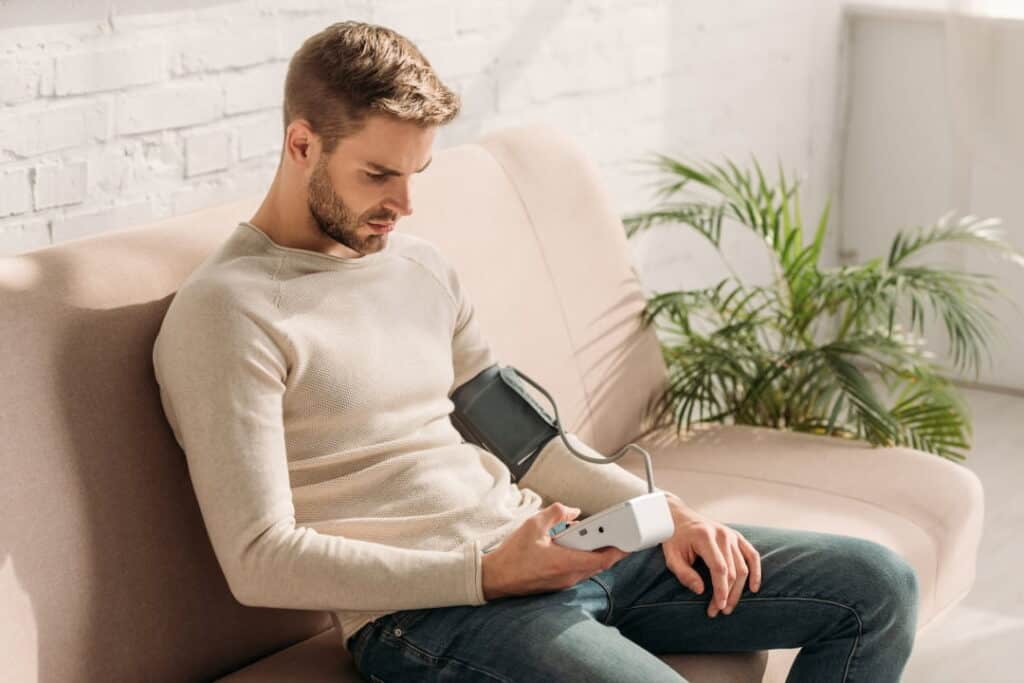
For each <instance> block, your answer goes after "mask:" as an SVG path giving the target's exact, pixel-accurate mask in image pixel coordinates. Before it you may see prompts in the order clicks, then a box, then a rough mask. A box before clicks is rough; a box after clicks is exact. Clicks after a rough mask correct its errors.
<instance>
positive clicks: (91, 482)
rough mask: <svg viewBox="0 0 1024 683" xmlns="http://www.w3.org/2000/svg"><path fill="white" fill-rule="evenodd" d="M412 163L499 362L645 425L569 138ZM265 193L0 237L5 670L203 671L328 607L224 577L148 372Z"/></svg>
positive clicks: (501, 134) (54, 675)
mask: <svg viewBox="0 0 1024 683" xmlns="http://www.w3.org/2000/svg"><path fill="white" fill-rule="evenodd" d="M416 182H417V187H416V189H415V191H414V198H413V201H414V210H415V213H414V214H413V215H412V216H410V217H408V218H407V219H404V220H403V221H401V222H400V223H399V227H398V229H399V230H408V231H410V232H413V233H416V234H418V235H421V236H423V237H425V238H427V239H429V240H431V241H433V242H434V243H435V244H437V245H438V246H439V247H440V248H441V250H442V251H443V252H444V253H445V254H446V255H447V256H448V258H449V259H450V260H451V261H452V262H453V263H454V265H455V267H456V268H457V270H458V271H459V273H460V276H461V278H462V280H463V282H464V285H465V287H466V289H467V290H468V292H469V295H470V297H471V298H472V300H473V302H474V304H475V306H476V309H477V313H478V315H479V317H480V324H481V326H482V329H483V330H484V333H485V334H487V336H488V338H489V339H490V341H491V344H492V347H493V348H494V350H495V353H496V356H497V358H498V359H499V362H501V363H503V364H511V365H515V366H516V367H519V368H521V369H522V370H524V371H525V372H526V373H527V374H528V375H530V376H531V377H532V378H533V379H535V380H537V381H538V382H539V383H541V384H542V385H543V386H545V388H547V389H548V391H550V392H551V393H552V395H553V396H554V397H555V399H556V400H557V401H558V404H559V412H560V414H561V416H562V419H563V422H564V424H566V425H567V427H569V428H570V429H572V430H574V431H576V433H577V434H579V435H580V437H581V438H583V439H584V440H586V441H587V442H588V443H589V444H591V445H592V446H594V447H595V448H597V449H598V450H599V451H602V452H605V453H610V452H612V451H614V450H615V449H617V448H618V447H620V446H621V445H623V444H624V443H626V442H628V441H629V440H630V439H631V438H633V437H635V436H637V435H638V433H639V432H640V431H642V430H643V429H645V428H646V426H647V425H646V423H645V422H644V421H643V419H642V418H643V415H644V413H645V409H646V408H647V407H648V406H649V404H650V402H651V401H652V400H653V398H655V397H656V395H657V394H658V393H659V392H660V391H661V389H662V388H663V386H664V381H665V367H664V364H663V362H662V359H661V354H660V351H659V349H658V345H657V340H656V338H655V336H654V332H653V330H652V329H650V328H646V329H645V328H642V327H641V325H640V319H639V314H640V311H641V310H642V307H643V295H642V292H641V290H640V285H639V282H638V280H637V278H636V274H635V272H634V271H633V270H632V267H631V265H630V252H629V247H628V244H627V242H626V239H625V235H624V232H623V230H622V225H621V222H620V221H619V218H618V216H617V215H616V212H615V211H614V210H613V207H612V206H611V205H610V203H609V200H608V198H607V196H606V194H605V193H604V191H603V190H602V188H601V187H600V184H599V179H598V175H597V172H596V169H595V167H594V166H593V165H592V163H591V162H590V161H589V160H587V159H586V158H585V156H584V155H583V153H582V152H581V150H580V149H579V148H578V147H576V146H575V144H574V143H572V142H570V141H569V139H568V138H567V137H565V136H564V135H562V134H559V133H557V132H555V131H553V130H550V129H547V128H544V127H539V126H530V127H523V128H516V129H506V130H503V131H498V132H496V133H493V134H490V135H488V136H485V137H484V138H482V139H481V140H480V141H479V142H478V143H475V144H467V145H462V146H459V147H453V148H448V149H444V150H439V151H438V152H437V153H436V154H435V159H434V162H433V163H432V165H431V169H430V171H429V172H428V173H425V174H424V175H423V176H422V177H421V178H419V179H418V180H417V181H416ZM261 200H262V197H252V198H249V199H246V200H243V201H238V202H234V203H232V204H228V205H224V206H220V207H217V208H214V209H209V210H204V211H200V212H197V213H193V214H189V215H185V216H179V217H175V218H172V219H168V220H164V221H160V222H158V223H154V224H151V225H145V226H140V227H136V228H132V229H128V230H117V231H112V232H107V233H103V234H101V235H98V236H94V237H90V238H85V239H80V240H75V241H72V242H65V243H62V244H59V245H55V246H52V247H48V248H45V249H40V250H37V251H34V252H30V253H27V254H23V255H19V256H15V257H7V258H0V316H2V318H0V320H2V324H0V348H2V349H3V353H2V355H0V453H2V455H3V460H2V463H3V466H4V468H3V477H2V479H0V481H2V484H0V490H2V492H3V497H2V500H3V513H4V514H3V515H2V517H0V605H2V610H3V612H2V613H3V616H4V618H3V620H2V626H0V642H3V644H4V646H3V648H2V649H3V650H4V652H5V654H4V655H3V659H2V660H0V680H5V681H22V680H25V681H28V680H40V681H95V680H202V679H210V678H212V677H215V676H219V675H222V674H224V673H227V672H229V671H233V670H235V669H237V668H240V667H241V666H243V665H245V664H246V663H248V662H250V661H253V660H255V659H258V658H260V657H262V656H264V655H266V654H268V653H270V652H273V651H276V650H278V649H280V648H282V647H285V646H287V645H289V644H291V643H294V642H297V641H299V640H302V639H304V638H306V637H309V636H311V635H314V634H316V633H318V632H320V631H323V630H324V629H326V628H329V627H330V625H331V622H330V619H329V617H328V614H327V613H326V612H323V613H321V612H307V611H299V610H294V611H293V610H270V609H256V608H249V607H244V606H242V605H240V604H238V603H237V602H236V601H235V600H234V598H233V597H232V596H231V594H230V592H229V590H228V587H227V584H226V583H225V581H224V578H223V575H222V574H221V572H220V569H219V567H218V566H217V563H216V560H215V558H214V555H213V552H212V549H211V548H210V545H209V541H208V539H207V536H206V532H205V529H204V527H203V524H202V518H201V516H200V514H199V509H198V506H197V504H196V501H195V498H194V496H193V494H192V489H191V484H190V482H189V479H188V471H187V468H186V464H185V459H184V456H183V454H182V453H181V450H180V448H179V447H178V445H177V443H176V441H175V439H174V436H173V434H172V433H171V431H170V428H169V426H168V425H167V423H166V420H165V418H164V415H163V412H162V409H161V406H160V401H159V393H158V387H157V385H156V383H155V380H154V378H153V374H152V362H151V358H152V356H151V351H152V343H153V340H154V338H155V336H156V333H157V331H158V330H159V327H160V322H161V321H162V319H163V315H164V313H165V312H166V310H167V306H168V305H169V303H170V300H171V299H172V298H173V296H174V293H175V292H176V290H177V287H178V286H179V284H180V283H181V281H182V280H184V278H185V277H186V276H187V275H188V274H189V273H190V272H191V271H192V270H193V269H194V268H195V267H196V266H197V265H198V264H199V263H200V262H201V261H202V260H203V259H204V258H205V257H206V256H207V255H208V254H209V253H210V252H212V251H213V250H214V249H215V248H216V246H217V245H219V244H220V243H221V242H222V241H223V240H224V239H225V238H226V237H227V235H228V234H229V233H230V232H231V231H232V230H233V229H234V228H235V227H236V225H237V224H238V221H240V220H245V219H248V218H250V217H251V216H252V215H253V213H254V212H255V210H256V208H257V207H258V205H259V203H260V201H261ZM540 400H541V401H543V400H544V399H540Z"/></svg>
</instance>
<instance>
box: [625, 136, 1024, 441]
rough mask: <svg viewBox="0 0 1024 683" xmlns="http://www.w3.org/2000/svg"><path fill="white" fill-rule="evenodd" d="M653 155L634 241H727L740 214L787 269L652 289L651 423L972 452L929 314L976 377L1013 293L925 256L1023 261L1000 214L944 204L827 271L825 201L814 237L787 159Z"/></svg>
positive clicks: (648, 313)
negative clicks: (658, 370) (886, 245)
mask: <svg viewBox="0 0 1024 683" xmlns="http://www.w3.org/2000/svg"><path fill="white" fill-rule="evenodd" d="M650 163H652V164H653V165H654V167H655V171H656V173H657V175H658V180H657V181H656V183H655V185H656V187H657V191H656V195H655V196H656V198H657V199H658V200H659V203H658V205H657V206H655V208H653V209H652V210H650V211H644V212H639V213H633V214H629V215H626V216H625V217H624V224H625V227H626V233H627V235H628V236H629V237H630V238H632V237H633V236H634V235H636V234H637V233H639V232H640V231H643V230H646V229H648V228H650V227H652V226H654V225H658V224H662V223H671V224H676V225H680V226H684V227H685V228H686V229H692V230H696V231H697V233H699V234H700V235H702V236H703V237H704V238H706V239H707V240H709V241H710V242H711V244H713V245H714V246H715V248H716V249H719V251H721V236H722V226H723V223H724V222H725V221H735V222H737V223H739V224H741V225H743V226H746V227H748V228H749V229H750V230H752V231H754V232H755V233H756V234H757V235H759V236H760V237H761V238H763V240H764V242H765V243H766V244H767V245H768V248H769V249H770V250H771V251H772V252H773V254H774V256H775V264H776V270H775V282H774V284H773V285H771V286H759V285H750V284H746V283H744V282H742V281H740V279H739V278H738V277H727V278H725V279H722V280H721V281H719V282H717V284H714V285H713V286H710V287H705V288H701V289H690V290H681V291H668V292H655V293H653V294H652V295H649V297H648V298H647V303H646V306H645V309H644V316H643V320H644V324H646V325H652V324H653V325H655V328H656V332H657V335H658V338H659V340H660V343H661V348H662V353H663V356H664V359H665V363H666V366H667V368H668V373H669V381H668V385H667V388H666V390H665V392H664V393H663V394H662V395H661V396H660V397H659V398H658V400H657V401H656V403H655V405H654V412H655V415H654V419H655V424H675V426H676V429H677V433H678V432H679V431H681V430H682V429H689V428H690V426H691V425H692V424H694V423H699V422H731V423H733V424H747V425H760V426H768V427H773V428H777V429H790V430H795V431H801V432H811V433H816V434H823V435H831V436H837V437H845V438H855V439H862V440H865V441H868V442H870V443H871V444H874V445H885V446H893V445H901V446H909V447H912V448H915V449H919V450H923V451H927V452H931V453H934V454H937V455H939V456H943V457H946V458H949V459H952V460H964V459H966V454H965V452H964V451H965V450H968V449H969V448H970V442H969V438H970V436H971V423H970V417H969V413H968V410H967V407H966V404H965V402H964V401H963V399H962V397H961V396H960V395H959V394H958V392H957V390H956V388H955V387H954V385H953V384H952V383H951V382H950V381H949V380H948V379H947V378H945V377H944V376H943V375H942V374H941V371H942V368H941V367H940V366H939V365H938V364H937V363H935V362H934V354H931V353H930V352H928V351H926V350H924V349H923V348H922V347H923V336H924V333H925V319H926V317H927V316H926V312H929V313H930V314H931V315H933V316H934V317H936V318H940V319H941V320H942V321H943V323H944V324H945V328H946V332H947V333H948V337H949V342H950V353H951V355H952V356H953V361H954V365H955V367H956V368H957V369H961V370H973V371H974V373H975V376H977V372H978V369H979V366H980V361H981V355H982V353H983V352H986V353H987V352H988V344H989V340H990V337H991V334H992V332H993V323H994V318H993V315H992V313H991V312H990V311H989V310H988V309H987V308H986V305H985V304H986V301H987V300H988V299H989V298H990V297H991V296H992V295H996V294H998V295H1003V294H1004V293H1003V292H1002V290H1001V289H1000V288H999V287H998V286H997V285H996V284H995V283H994V282H993V278H992V277H991V276H988V275H984V274H977V273H969V272H963V271H959V270H955V269H950V268H944V267H939V266H935V265H927V264H921V263H917V262H916V261H917V257H919V256H920V255H921V253H922V252H924V251H926V250H927V249H928V248H929V247H934V246H935V245H938V244H941V243H951V242H957V243H963V244H967V245H971V246H977V247H983V248H989V249H996V250H999V251H1001V252H1003V253H1004V254H1005V255H1007V256H1009V257H1011V258H1012V259H1014V260H1015V261H1016V262H1017V263H1018V264H1020V265H1024V256H1022V255H1021V253H1020V252H1019V251H1017V250H1015V249H1014V247H1013V246H1012V245H1010V244H1008V243H1007V242H1005V241H1004V240H1003V239H1002V238H1001V235H1000V233H999V232H998V231H997V230H996V229H995V226H996V225H998V221H997V220H995V219H989V220H980V219H977V218H975V217H972V216H967V217H964V218H961V219H959V220H956V221H954V220H953V219H952V214H947V215H946V216H944V217H942V218H941V219H939V220H938V221H937V222H936V223H935V224H934V225H932V226H928V227H924V226H921V227H917V228H914V229H911V230H905V231H901V232H899V233H898V234H897V235H896V237H895V239H893V241H892V244H891V247H890V249H889V251H888V255H887V256H886V257H879V258H875V259H872V260H870V261H867V262H866V263H862V264H860V265H853V266H843V267H839V268H825V267H823V266H822V265H821V257H822V245H823V243H824V238H825V233H826V230H827V225H828V216H829V203H827V204H826V206H825V208H824V210H823V211H822V214H821V216H820V218H819V219H818V221H817V224H816V226H815V228H814V232H813V234H808V235H806V237H805V230H804V224H803V221H802V219H801V216H800V203H799V183H798V182H796V181H791V180H787V178H786V177H785V174H784V173H783V171H782V169H781V167H780V169H779V172H778V177H777V180H775V182H769V181H768V180H767V179H766V177H765V174H764V172H763V171H762V168H761V165H760V164H759V163H758V162H757V160H756V159H753V169H752V170H751V169H742V168H740V167H738V166H737V165H736V164H734V163H733V162H731V161H728V160H726V163H725V164H724V165H720V164H713V163H708V164H687V163H684V162H682V161H679V160H677V159H673V158H671V157H669V156H665V155H656V156H655V158H654V159H652V160H651V161H650Z"/></svg>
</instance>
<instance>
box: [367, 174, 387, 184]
mask: <svg viewBox="0 0 1024 683" xmlns="http://www.w3.org/2000/svg"><path fill="white" fill-rule="evenodd" d="M366 177H367V178H369V179H370V180H372V181H373V182H375V183H382V182H384V181H385V180H387V176H386V175H384V174H383V173H366Z"/></svg>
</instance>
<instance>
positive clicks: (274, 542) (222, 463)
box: [153, 282, 484, 611]
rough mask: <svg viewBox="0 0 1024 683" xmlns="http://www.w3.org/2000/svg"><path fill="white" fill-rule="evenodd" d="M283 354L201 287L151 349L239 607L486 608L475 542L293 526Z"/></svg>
mask: <svg viewBox="0 0 1024 683" xmlns="http://www.w3.org/2000/svg"><path fill="white" fill-rule="evenodd" d="M288 349H289V346H288V340H287V339H284V338H282V337H281V333H280V332H279V331H278V330H276V329H275V328H274V326H273V325H271V324H268V321H267V320H266V319H264V318H262V317H261V316H257V315H254V314H251V313H247V312H243V311H241V310H239V307H238V305H237V302H235V301H233V300H232V299H231V298H230V297H229V296H225V295H224V294H223V293H221V292H220V291H219V290H218V288H217V287H216V285H211V284H210V283H208V282H200V283H198V284H197V285H195V286H192V287H190V288H189V289H188V291H184V290H183V291H181V292H179V294H178V295H177V296H176V297H175V299H174V300H173V301H172V303H171V306H170V308H169V309H168V312H167V315H166V317H165V319H164V321H163V324H162V327H161V330H160V333H159V334H158V337H157V339H156V343H155V345H154V348H153V367H154V373H155V376H156V379H157V382H158V384H159V388H160V398H161V402H162V404H163V408H164V412H165V415H166V416H167V419H168V422H169V423H170V425H171V427H172V429H173V431H174V435H175V438H176V439H177V441H178V443H179V445H180V446H181V447H182V449H183V450H184V453H185V457H186V460H187V464H188V471H189V476H190V477H191V480H192V484H193V487H194V490H195V494H196V498H197V500H198V503H199V508H200V511H201V513H202V517H203V521H204V523H205V525H206V529H207V532H208V534H209V537H210V541H211V544H212V546H213V550H214V553H215V555H216V558H217V561H218V563H219V564H220V567H221V569H222V571H223V572H224V575H225V578H226V579H227V583H228V586H229V588H230V590H231V592H232V594H233V595H234V596H235V598H236V599H237V600H238V601H239V602H241V603H242V604H245V605H251V606H262V607H278V608H292V609H324V610H367V611H369V610H396V609H414V608H421V607H438V606H446V605H460V604H483V603H484V598H483V591H482V588H481V585H480V575H481V568H480V548H479V544H478V543H476V542H474V543H471V544H468V545H466V546H464V547H462V548H460V549H457V550H451V551H432V550H416V549H406V548H400V547H396V546H389V545H384V544H378V543H373V542H367V541H364V540H359V539H352V538H345V537H342V536H335V535H328V534H321V533H318V532H317V531H315V530H313V529H311V528H308V527H296V523H295V507H294V505H293V499H292V492H291V488H290V483H289V471H288V462H287V454H286V446H285V433H284V424H283V417H282V413H283V407H282V400H283V397H284V393H285V388H286V382H287V379H288V370H289V358H288V355H287V351H288Z"/></svg>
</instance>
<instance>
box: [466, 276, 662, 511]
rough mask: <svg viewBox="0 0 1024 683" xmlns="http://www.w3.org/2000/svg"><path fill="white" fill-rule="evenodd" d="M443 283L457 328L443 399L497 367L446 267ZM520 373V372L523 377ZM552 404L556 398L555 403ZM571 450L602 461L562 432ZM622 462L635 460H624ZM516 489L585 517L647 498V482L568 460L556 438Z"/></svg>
mask: <svg viewBox="0 0 1024 683" xmlns="http://www.w3.org/2000/svg"><path fill="white" fill-rule="evenodd" d="M448 279H449V285H450V288H451V290H452V291H453V293H454V296H455V299H456V305H457V306H458V311H459V313H458V322H457V324H456V329H455V334H454V336H453V338H452V361H453V364H454V369H455V382H454V383H453V385H452V387H451V390H450V391H449V392H448V393H449V395H451V393H452V392H453V391H455V389H457V388H458V387H459V386H461V385H462V384H464V383H465V382H468V381H469V380H471V379H473V377H474V376H476V374H477V373H479V372H480V371H482V370H484V369H486V368H487V367H489V366H491V365H494V364H495V363H496V362H497V361H496V360H495V358H494V354H493V353H492V352H491V349H490V346H489V344H488V343H487V338H486V336H485V335H484V334H483V332H482V331H481V329H480V327H479V324H478V322H477V319H476V317H475V315H474V308H473V304H472V302H471V300H470V297H469V295H468V293H467V292H466V291H465V289H464V288H463V287H462V286H461V284H460V282H459V278H458V274H457V273H456V272H455V270H454V268H452V267H451V266H450V265H449V266H448ZM525 370H526V369H525V368H524V371H525ZM555 400H557V397H555ZM566 437H567V438H568V439H569V441H570V442H572V444H573V446H574V447H575V448H576V449H577V450H579V451H581V452H583V453H586V454H588V455H592V456H593V457H604V456H603V455H601V454H599V453H597V452H596V451H594V450H593V449H592V448H590V447H589V446H587V445H586V444H584V443H583V442H582V441H580V440H579V439H578V438H577V437H576V436H575V434H573V433H572V432H569V431H566ZM625 457H635V455H634V454H632V453H631V454H629V455H627V456H625ZM518 483H519V486H520V488H529V489H532V490H533V491H536V492H537V493H538V494H540V496H541V497H542V498H543V499H544V500H545V503H551V502H555V501H557V502H561V503H564V504H566V505H573V506H576V507H579V508H580V511H581V514H583V515H591V514H593V513H595V512H599V511H601V510H603V509H605V508H607V507H610V506H612V505H614V504H616V503H620V502H622V501H624V500H627V499H629V498H633V497H635V496H638V495H642V494H644V493H647V481H646V480H644V479H641V478H640V477H637V476H636V475H634V474H632V473H631V472H628V471H626V470H625V469H624V468H622V467H620V466H619V465H618V464H616V463H609V464H605V465H599V464H596V463H589V462H586V461H585V460H582V459H580V458H577V457H576V456H575V455H573V454H572V453H571V452H570V451H569V449H568V448H566V446H565V444H564V443H563V442H562V439H561V438H560V437H555V438H554V439H552V440H551V441H549V442H548V443H547V445H545V446H544V448H543V449H542V450H541V452H540V454H539V455H538V456H537V458H536V459H535V460H534V464H533V465H532V466H531V467H530V469H529V470H528V471H527V473H526V475H525V476H524V477H523V478H522V479H521V480H520V481H519V482H518Z"/></svg>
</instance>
